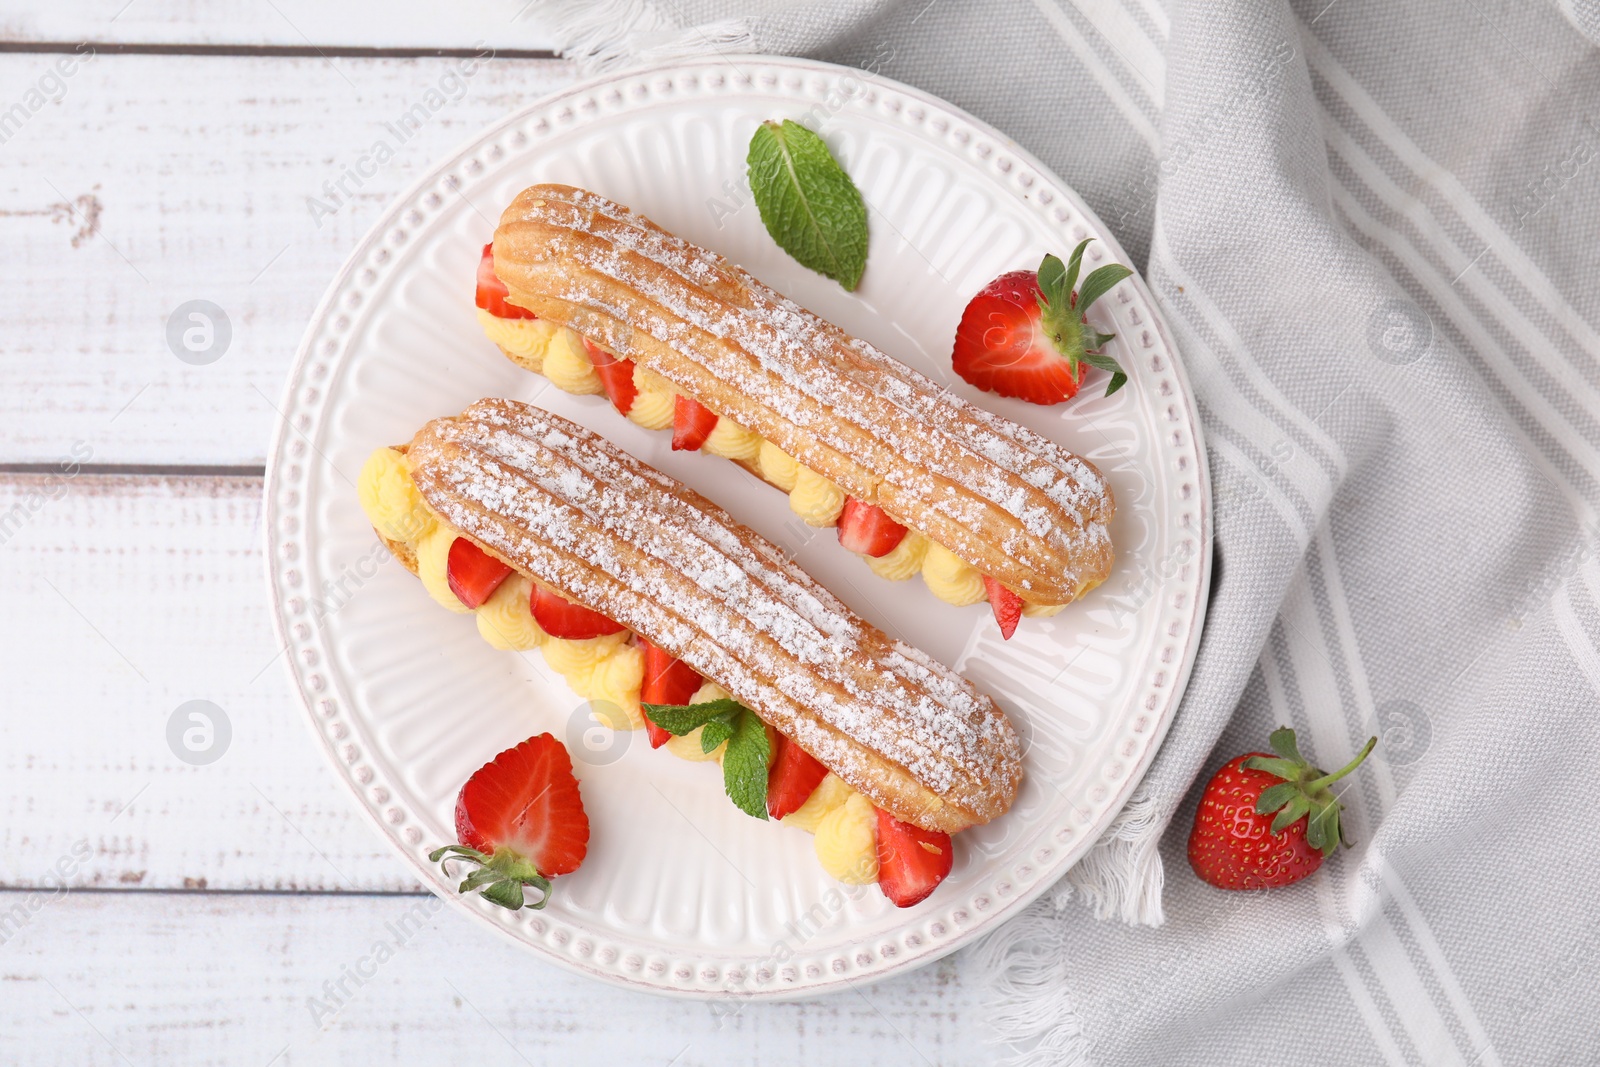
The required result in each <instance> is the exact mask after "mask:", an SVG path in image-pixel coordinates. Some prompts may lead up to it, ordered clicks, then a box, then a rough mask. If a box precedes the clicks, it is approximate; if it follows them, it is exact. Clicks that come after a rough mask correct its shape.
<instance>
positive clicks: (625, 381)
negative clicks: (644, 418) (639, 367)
mask: <svg viewBox="0 0 1600 1067" xmlns="http://www.w3.org/2000/svg"><path fill="white" fill-rule="evenodd" d="M583 347H584V351H586V352H588V353H589V362H590V363H592V364H594V372H595V373H596V374H598V375H599V376H600V384H601V385H603V386H605V387H606V396H608V397H610V398H611V404H612V406H613V407H615V408H616V409H617V410H618V411H619V412H621V413H622V414H624V415H626V414H627V413H628V409H630V408H632V407H633V398H634V397H636V396H638V395H639V390H638V389H636V388H634V385H633V360H631V359H623V358H622V357H620V356H616V355H613V354H612V353H610V352H607V351H606V350H605V349H603V348H601V347H600V346H599V345H597V344H595V343H594V342H593V341H591V340H589V339H588V338H587V337H585V338H584V339H583Z"/></svg>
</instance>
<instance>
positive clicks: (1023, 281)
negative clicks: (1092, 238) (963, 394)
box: [950, 239, 1133, 404]
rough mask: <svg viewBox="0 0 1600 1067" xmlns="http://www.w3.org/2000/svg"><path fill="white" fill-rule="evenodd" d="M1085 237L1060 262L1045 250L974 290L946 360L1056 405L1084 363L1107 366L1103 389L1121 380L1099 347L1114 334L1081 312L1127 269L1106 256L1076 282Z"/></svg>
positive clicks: (981, 384) (971, 377)
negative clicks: (1035, 262) (1036, 260)
mask: <svg viewBox="0 0 1600 1067" xmlns="http://www.w3.org/2000/svg"><path fill="white" fill-rule="evenodd" d="M1088 244H1089V240H1088V239H1085V240H1084V241H1082V242H1081V243H1079V245H1078V247H1077V248H1075V249H1073V251H1072V255H1071V256H1070V257H1069V258H1068V260H1067V262H1066V263H1065V264H1063V263H1062V262H1061V260H1059V259H1057V258H1056V257H1055V256H1050V255H1047V256H1045V257H1044V259H1043V260H1042V261H1041V262H1040V264H1039V269H1038V270H1037V271H1031V270H1014V271H1011V272H1010V273H1008V274H1002V275H1000V277H998V278H996V279H995V280H994V281H992V282H990V283H989V284H988V285H986V286H984V287H983V288H982V289H980V290H979V291H978V295H976V296H974V297H973V298H972V300H971V301H970V302H969V303H968V304H967V307H966V310H965V311H963V312H962V313H961V324H960V325H959V326H957V327H956V340H955V347H954V349H953V350H952V352H951V355H950V362H951V366H952V367H953V368H954V370H955V372H956V373H957V374H959V375H961V377H962V378H964V379H965V380H966V381H967V382H969V383H970V384H972V385H975V386H977V387H978V388H979V389H982V390H984V391H986V392H990V393H999V394H1000V395H1001V396H1011V397H1017V398H1018V399H1021V400H1027V401H1029V402H1031V403H1034V404H1059V403H1060V402H1061V401H1063V400H1067V399H1070V398H1071V397H1073V396H1075V395H1076V394H1077V392H1078V386H1079V384H1080V383H1082V381H1083V376H1084V374H1085V373H1087V372H1088V369H1089V367H1091V366H1093V367H1099V368H1101V369H1102V370H1106V371H1109V372H1110V373H1111V381H1110V383H1109V384H1108V385H1107V387H1106V395H1107V396H1109V395H1111V394H1112V393H1114V392H1116V391H1117V390H1118V389H1120V388H1121V387H1122V385H1123V383H1124V382H1126V381H1127V380H1128V378H1127V375H1126V374H1124V373H1123V372H1122V370H1121V368H1119V367H1118V366H1117V364H1116V361H1115V360H1114V359H1112V358H1111V357H1110V356H1108V355H1106V354H1105V353H1104V351H1102V349H1103V348H1104V346H1105V344H1106V342H1108V341H1110V340H1111V339H1112V338H1113V337H1114V336H1115V335H1114V334H1109V333H1100V332H1099V331H1098V330H1096V329H1095V328H1093V327H1092V326H1090V325H1089V323H1088V320H1086V319H1085V318H1084V315H1085V313H1086V312H1087V311H1088V310H1089V307H1090V306H1091V305H1092V304H1093V303H1094V302H1095V301H1096V300H1098V299H1099V298H1100V297H1101V296H1103V295H1104V294H1105V293H1106V292H1108V291H1109V290H1110V289H1111V288H1112V287H1113V286H1114V285H1116V284H1117V283H1118V282H1120V281H1122V279H1124V278H1126V277H1127V276H1128V275H1130V274H1132V273H1133V272H1132V271H1131V270H1129V269H1128V268H1127V267H1124V266H1123V265H1122V264H1120V263H1108V264H1106V265H1105V266H1103V267H1101V268H1099V269H1098V270H1096V271H1093V272H1091V273H1090V274H1089V275H1088V276H1087V277H1086V278H1084V279H1083V284H1082V285H1081V286H1079V287H1078V288H1077V290H1076V291H1074V288H1073V287H1074V286H1075V285H1077V284H1078V271H1079V269H1080V268H1081V267H1082V265H1083V250H1084V249H1085V248H1086V247H1087V246H1088Z"/></svg>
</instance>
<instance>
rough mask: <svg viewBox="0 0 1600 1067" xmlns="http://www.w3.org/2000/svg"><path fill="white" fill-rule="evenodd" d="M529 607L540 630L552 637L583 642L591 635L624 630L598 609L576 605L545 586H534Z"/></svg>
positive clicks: (597, 635)
mask: <svg viewBox="0 0 1600 1067" xmlns="http://www.w3.org/2000/svg"><path fill="white" fill-rule="evenodd" d="M528 609H529V610H530V611H532V612H533V621H534V622H537V623H538V624H539V627H540V629H542V630H544V632H545V633H547V634H549V635H550V636H551V637H561V638H565V639H566V640H568V641H584V640H587V639H588V638H591V637H604V636H606V635H607V634H620V633H621V632H622V631H623V629H624V628H623V627H622V626H619V625H618V624H617V623H614V622H612V621H611V620H610V619H608V618H606V617H605V616H604V615H602V614H600V613H599V612H598V611H593V610H591V609H589V608H586V607H584V606H583V605H582V604H574V603H573V602H572V601H570V600H568V599H566V598H565V597H562V596H557V595H556V594H555V593H552V592H550V590H548V589H546V588H545V587H544V586H542V585H535V586H534V587H533V596H532V597H530V598H529V600H528Z"/></svg>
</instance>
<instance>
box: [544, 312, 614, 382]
mask: <svg viewBox="0 0 1600 1067" xmlns="http://www.w3.org/2000/svg"><path fill="white" fill-rule="evenodd" d="M543 373H544V376H545V377H546V378H549V379H550V381H551V382H553V383H554V384H555V386H556V388H557V389H560V390H562V391H563V392H568V393H573V394H575V395H577V396H590V395H592V394H595V393H603V392H605V391H606V387H605V385H604V383H602V382H601V381H600V375H598V374H596V373H595V369H594V364H593V363H590V362H589V353H588V352H587V351H585V350H584V347H583V338H582V337H579V336H578V335H577V334H576V333H574V332H573V331H571V330H569V329H566V328H565V327H562V328H559V329H557V330H556V332H555V333H554V334H553V335H552V336H551V338H550V344H549V345H548V346H547V347H546V348H545V350H544V371H543Z"/></svg>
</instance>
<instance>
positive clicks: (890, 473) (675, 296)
mask: <svg viewBox="0 0 1600 1067" xmlns="http://www.w3.org/2000/svg"><path fill="white" fill-rule="evenodd" d="M503 237H505V238H507V240H506V241H505V245H506V247H507V248H508V249H509V251H507V252H506V253H505V255H507V256H508V257H510V258H509V261H508V268H509V269H502V271H501V273H502V277H503V278H504V280H506V281H507V283H508V284H509V285H511V286H512V288H513V290H514V292H515V293H517V294H518V295H519V296H523V295H526V296H529V297H530V299H537V300H540V301H541V308H540V311H541V314H547V313H552V314H553V315H554V317H555V318H556V319H557V320H558V321H560V320H561V319H562V313H563V312H565V313H566V316H567V321H568V324H569V325H573V326H574V328H577V329H579V330H580V332H585V331H593V330H596V329H598V330H600V331H601V332H602V333H603V334H604V335H605V336H604V340H605V342H606V343H607V344H608V346H609V347H612V348H614V349H615V350H617V351H618V352H619V353H620V354H624V355H627V356H629V357H630V358H635V359H641V360H644V361H646V362H648V365H649V366H650V368H651V369H652V370H655V371H656V372H658V373H660V374H662V375H663V376H665V377H667V378H668V379H670V380H671V381H673V383H674V384H675V385H677V386H678V387H679V388H681V389H682V390H683V391H684V392H685V393H687V394H688V395H690V396H691V397H694V398H695V399H697V400H700V401H701V402H702V403H706V404H707V406H709V407H711V408H712V410H715V411H718V412H719V413H720V414H725V415H728V416H729V417H731V418H734V419H735V420H737V421H738V422H740V423H741V424H743V425H746V426H748V427H749V428H751V429H753V430H755V431H756V432H758V433H760V434H761V435H762V436H763V437H766V438H767V439H769V440H771V441H773V442H774V443H775V444H776V445H777V446H778V447H780V448H782V449H783V450H784V451H786V452H788V453H789V454H790V455H793V456H794V457H795V458H796V459H799V460H800V461H801V462H802V463H805V464H806V465H807V466H810V467H813V468H814V469H816V470H818V471H820V472H821V473H823V474H825V475H827V476H828V477H829V478H831V479H832V480H834V481H835V482H837V483H838V484H839V485H840V486H841V487H843V488H844V489H845V491H846V492H848V493H850V494H851V495H852V496H856V497H858V498H860V499H863V500H866V501H868V502H872V503H880V504H882V505H884V506H885V508H886V510H888V511H890V513H891V514H896V512H897V511H898V512H899V514H898V515H897V517H899V518H901V519H903V520H906V521H909V522H910V524H911V525H913V526H916V527H917V528H918V529H921V530H922V531H923V532H924V533H926V534H928V535H929V536H930V537H933V538H934V539H935V540H937V541H939V542H940V543H942V544H944V545H946V547H948V548H950V549H951V550H952V551H954V552H955V553H956V554H957V555H959V556H961V557H963V558H965V559H966V560H968V562H971V563H973V564H974V565H977V566H979V567H981V568H986V569H987V572H988V573H991V574H993V576H994V577H996V578H999V579H1000V580H1001V581H1002V582H1005V583H1006V584H1009V585H1012V586H1013V587H1014V588H1021V589H1030V590H1033V591H1034V592H1035V593H1036V594H1038V597H1039V599H1041V600H1048V599H1049V597H1050V596H1051V595H1052V594H1064V595H1062V596H1061V598H1060V602H1065V600H1068V599H1071V592H1070V591H1071V590H1074V589H1076V587H1077V586H1078V585H1079V584H1080V583H1082V582H1084V581H1085V580H1099V579H1103V578H1104V577H1105V572H1107V571H1109V566H1110V551H1109V537H1108V532H1107V524H1108V523H1109V521H1110V519H1111V516H1112V514H1113V512H1114V510H1115V505H1114V502H1113V500H1112V496H1111V491H1110V488H1109V486H1108V485H1107V483H1106V481H1105V479H1104V477H1103V476H1102V475H1101V474H1100V472H1099V471H1098V470H1096V469H1095V468H1094V466H1093V465H1092V464H1090V463H1088V462H1086V461H1085V460H1083V459H1081V458H1080V457H1078V456H1076V455H1073V454H1072V453H1071V452H1069V451H1067V450H1066V449H1063V448H1061V447H1060V446H1059V445H1056V444H1055V443H1054V442H1052V441H1049V440H1048V439H1046V438H1044V437H1042V436H1040V435H1039V434H1036V433H1033V432H1031V431H1029V430H1026V429H1025V428H1023V427H1021V426H1017V425H1016V424H1014V423H1012V422H1010V421H1009V420H1006V419H1002V418H1000V417H999V416H996V415H994V414H992V413H990V412H987V411H984V410H982V409H980V408H977V407H975V406H973V405H971V404H968V403H966V402H965V401H963V400H961V399H960V398H959V397H956V396H954V395H952V394H951V393H949V392H948V391H947V390H943V389H941V388H940V387H939V386H938V385H936V384H935V383H934V382H932V381H931V380H929V379H928V378H926V377H924V376H923V375H920V374H918V373H916V372H915V371H913V370H911V369H910V368H909V367H906V366H905V365H904V364H901V363H899V362H898V361H896V360H894V359H891V358H890V357H889V356H887V355H885V354H884V353H882V352H880V351H878V350H877V349H876V348H874V347H872V346H871V345H869V344H867V343H866V342H864V341H860V340H858V339H855V338H851V337H849V336H848V335H847V334H845V333H844V332H843V331H842V330H840V329H839V328H838V327H836V326H833V325H832V324H831V323H828V322H826V321H825V320H823V319H821V318H819V317H817V316H815V315H813V314H811V313H810V312H809V311H806V310H805V309H804V308H802V307H800V306H799V305H797V304H795V303H794V302H793V301H790V300H788V299H787V298H785V297H783V296H781V295H779V294H778V293H776V292H774V291H773V290H771V289H769V288H767V287H766V286H764V285H762V284H761V283H760V282H759V281H757V280H756V279H755V278H753V277H752V276H750V275H749V274H747V273H746V272H745V271H743V270H741V269H739V268H738V267H735V266H732V265H731V264H729V263H727V262H726V261H725V260H723V259H722V258H721V257H719V256H717V255H715V254H714V253H711V252H709V251H707V250H705V249H702V248H699V247H697V246H695V245H693V244H691V243H689V242H687V241H684V240H682V239H681V238H678V237H676V236H674V235H672V234H669V233H666V232H665V231H663V230H661V229H659V228H658V227H656V226H654V225H653V224H651V223H650V222H649V221H648V220H646V219H644V218H642V217H641V216H638V215H636V214H634V213H633V212H631V211H629V210H628V209H627V208H624V207H622V206H620V205H618V204H615V203H613V202H612V201H610V200H607V199H605V198H604V197H601V196H597V195H596V194H593V193H588V192H585V191H582V190H577V189H572V188H569V187H566V186H555V185H543V186H535V187H534V188H532V189H530V190H528V191H526V192H524V193H523V194H522V195H521V196H520V197H519V198H518V200H517V202H516V203H514V204H513V205H512V206H511V208H509V209H508V210H507V212H506V214H505V217H504V218H503V219H502V223H501V229H500V231H498V233H497V237H496V243H497V248H499V247H500V246H501V243H502V238H503ZM619 281H620V282H621V283H623V284H618V283H619ZM640 334H643V335H646V336H648V337H649V338H650V339H652V340H653V341H654V342H657V343H659V344H660V345H664V346H666V347H667V348H668V349H670V350H672V351H673V352H676V353H678V354H680V355H682V356H684V357H686V358H684V359H681V360H677V361H673V362H671V363H668V362H663V361H660V360H656V361H649V360H648V359H647V357H648V356H649V351H648V346H641V345H640V344H638V343H637V341H638V335H640ZM730 387H731V389H730ZM730 393H731V394H732V395H730ZM910 512H915V514H908V513H910ZM919 520H920V521H919ZM997 546H998V548H999V549H1000V551H1001V552H1002V553H1003V554H1004V557H1005V558H1004V559H1003V560H1000V561H996V559H995V552H994V549H995V547H997ZM997 567H999V568H1009V569H1008V570H997V569H996V568H997Z"/></svg>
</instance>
